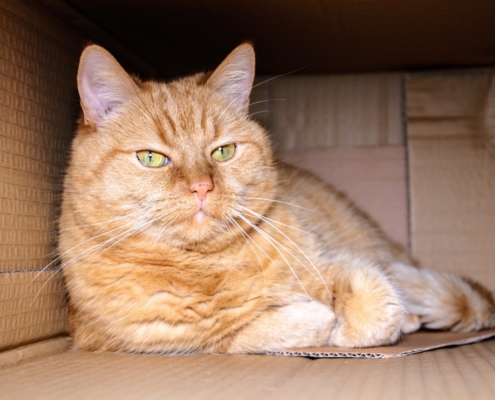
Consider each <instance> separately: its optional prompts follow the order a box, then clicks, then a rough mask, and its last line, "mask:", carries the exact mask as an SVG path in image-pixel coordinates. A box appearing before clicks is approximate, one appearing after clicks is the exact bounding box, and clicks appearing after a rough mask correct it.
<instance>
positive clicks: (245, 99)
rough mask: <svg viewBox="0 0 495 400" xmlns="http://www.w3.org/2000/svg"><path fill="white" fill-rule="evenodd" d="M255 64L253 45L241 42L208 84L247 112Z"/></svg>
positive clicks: (232, 103)
mask: <svg viewBox="0 0 495 400" xmlns="http://www.w3.org/2000/svg"><path fill="white" fill-rule="evenodd" d="M254 66H255V57H254V50H253V46H251V45H250V44H248V43H244V44H241V45H240V46H238V47H237V48H235V49H234V51H232V53H230V54H229V55H228V56H227V58H226V59H225V60H223V62H222V63H221V64H220V66H219V67H218V68H217V69H216V70H215V71H214V72H213V74H212V75H211V76H210V78H209V79H208V82H207V85H209V86H210V87H212V88H213V89H215V90H216V91H217V92H218V93H220V94H221V95H222V96H223V97H224V98H225V99H227V100H228V101H229V102H230V104H231V105H233V106H235V107H237V108H239V109H240V110H243V111H245V112H247V111H248V110H247V109H248V105H249V94H250V93H251V88H252V86H253V79H254Z"/></svg>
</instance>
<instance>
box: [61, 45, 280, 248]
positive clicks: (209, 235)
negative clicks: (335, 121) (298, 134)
mask: <svg viewBox="0 0 495 400" xmlns="http://www.w3.org/2000/svg"><path fill="white" fill-rule="evenodd" d="M254 63H255V61H254V51H253V49H252V46H251V45H249V44H243V45H241V46H239V47H237V48H236V49H235V50H234V51H233V52H232V53H231V54H230V55H229V56H228V57H227V58H226V59H225V60H224V61H223V62H222V64H221V65H220V66H219V67H218V68H217V69H216V70H215V71H213V72H212V73H210V74H197V75H194V76H191V77H187V78H183V79H180V80H177V81H172V82H170V83H157V82H141V81H139V80H138V79H135V78H133V77H131V76H129V75H128V74H127V73H126V72H125V71H124V69H123V68H122V67H121V66H120V65H119V64H118V62H117V61H116V60H115V59H114V58H113V56H112V55H111V54H110V53H108V52H107V51H106V50H104V49H103V48H101V47H98V46H94V45H92V46H89V47H87V48H86V49H85V50H84V52H83V54H82V56H81V61H80V65H79V72H78V88H79V94H80V97H81V106H82V110H83V116H82V118H81V121H80V124H79V129H78V132H77V135H76V138H75V140H74V143H73V148H72V157H71V162H70V167H69V170H68V174H67V178H66V182H65V193H64V205H63V213H65V214H67V213H69V214H70V216H71V218H70V220H71V221H72V222H71V223H74V224H78V225H79V226H88V229H89V230H92V231H93V232H92V234H98V232H102V235H103V236H105V235H106V233H105V232H110V231H112V230H113V234H115V235H121V236H122V238H124V237H125V236H126V235H129V234H133V235H138V236H140V237H141V239H142V238H147V239H149V240H150V241H152V242H160V243H161V242H164V243H167V244H169V245H171V246H176V247H182V248H191V249H196V250H198V249H199V250H201V251H208V250H209V249H211V250H215V249H217V248H219V247H221V246H222V245H223V244H224V243H226V242H228V241H229V238H230V239H232V237H233V236H239V235H241V236H242V234H241V233H240V232H239V229H238V228H239V227H238V226H237V225H241V226H243V227H245V226H246V224H245V221H244V220H243V218H246V219H249V220H250V221H255V220H256V219H257V218H258V217H256V214H255V213H258V214H263V213H264V212H265V211H266V209H267V208H268V207H269V206H270V201H269V200H271V199H272V198H273V196H274V193H275V187H276V179H277V178H276V171H275V169H274V167H273V158H272V150H271V147H270V143H269V139H268V137H267V135H266V133H265V131H264V130H263V129H262V128H261V127H260V126H259V125H258V124H257V123H255V122H253V121H252V120H250V118H249V115H248V105H249V94H250V91H251V87H252V82H253V78H254ZM248 210H250V211H248ZM239 213H241V214H242V215H243V217H240V216H239ZM66 228H67V227H66Z"/></svg>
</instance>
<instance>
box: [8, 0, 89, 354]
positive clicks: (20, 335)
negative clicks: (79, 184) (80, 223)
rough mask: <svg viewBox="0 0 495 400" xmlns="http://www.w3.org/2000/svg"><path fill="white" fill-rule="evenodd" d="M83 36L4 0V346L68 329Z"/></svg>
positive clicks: (40, 12)
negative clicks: (65, 249) (71, 183)
mask: <svg viewBox="0 0 495 400" xmlns="http://www.w3.org/2000/svg"><path fill="white" fill-rule="evenodd" d="M81 48H82V45H81V41H80V39H79V37H77V36H76V35H75V34H73V33H71V31H70V30H69V29H67V27H66V26H64V24H62V23H61V22H60V21H58V20H57V19H56V18H53V17H51V16H50V15H49V14H47V13H46V12H45V11H44V10H42V9H40V8H39V7H38V6H37V5H36V4H34V3H31V2H26V1H14V0H1V1H0V350H1V349H6V348H11V347H15V346H18V345H19V344H22V343H28V342H32V341H36V340H39V339H42V338H46V337H50V336H54V335H57V334H59V333H61V332H63V331H64V329H65V328H64V326H65V306H64V295H63V289H62V282H61V279H60V276H59V275H58V274H56V273H55V272H56V268H54V267H55V266H51V267H49V268H47V269H44V268H45V267H46V265H47V264H48V262H49V261H50V260H51V259H52V257H53V255H54V251H55V240H56V220H57V213H58V205H59V194H60V192H61V182H62V175H63V166H64V162H65V160H66V158H67V154H68V149H69V148H68V144H69V142H70V138H71V136H72V135H71V132H72V131H73V129H74V120H75V118H76V117H77V103H78V100H77V96H76V90H75V81H74V77H75V73H76V68H77V59H78V56H79V52H80V50H81Z"/></svg>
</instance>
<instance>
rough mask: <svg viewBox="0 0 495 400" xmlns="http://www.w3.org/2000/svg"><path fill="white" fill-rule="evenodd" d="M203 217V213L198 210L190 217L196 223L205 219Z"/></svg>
mask: <svg viewBox="0 0 495 400" xmlns="http://www.w3.org/2000/svg"><path fill="white" fill-rule="evenodd" d="M205 217H206V215H205V213H204V212H203V211H201V210H200V211H198V212H197V213H195V214H194V215H193V218H192V219H193V221H194V222H196V223H198V224H201V223H203V221H204V220H205Z"/></svg>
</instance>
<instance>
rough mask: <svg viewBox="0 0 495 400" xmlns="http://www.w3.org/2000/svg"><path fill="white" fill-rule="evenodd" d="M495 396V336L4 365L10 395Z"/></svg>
mask: <svg viewBox="0 0 495 400" xmlns="http://www.w3.org/2000/svg"><path fill="white" fill-rule="evenodd" d="M494 397H495V340H494V339H491V340H486V341H482V342H478V343H474V344H469V345H464V346H456V347H450V348H443V349H438V350H434V351H427V352H424V353H420V354H414V355H410V356H407V357H396V358H394V357H392V358H386V359H355V358H335V359H328V358H318V359H313V358H308V357H281V356H270V355H238V356H224V355H198V356H149V355H137V354H118V353H89V352H84V351H65V352H61V353H59V354H55V355H52V356H47V357H42V358H38V359H37V360H34V361H31V362H26V363H23V364H21V365H17V366H14V367H9V368H4V369H0V398H1V399H10V400H14V399H40V400H41V399H124V400H125V399H330V398H331V399H346V400H348V399H367V400H372V399H380V400H387V399H394V400H406V399H435V400H441V399H449V400H457V399H475V400H477V399H493V398H494Z"/></svg>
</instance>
